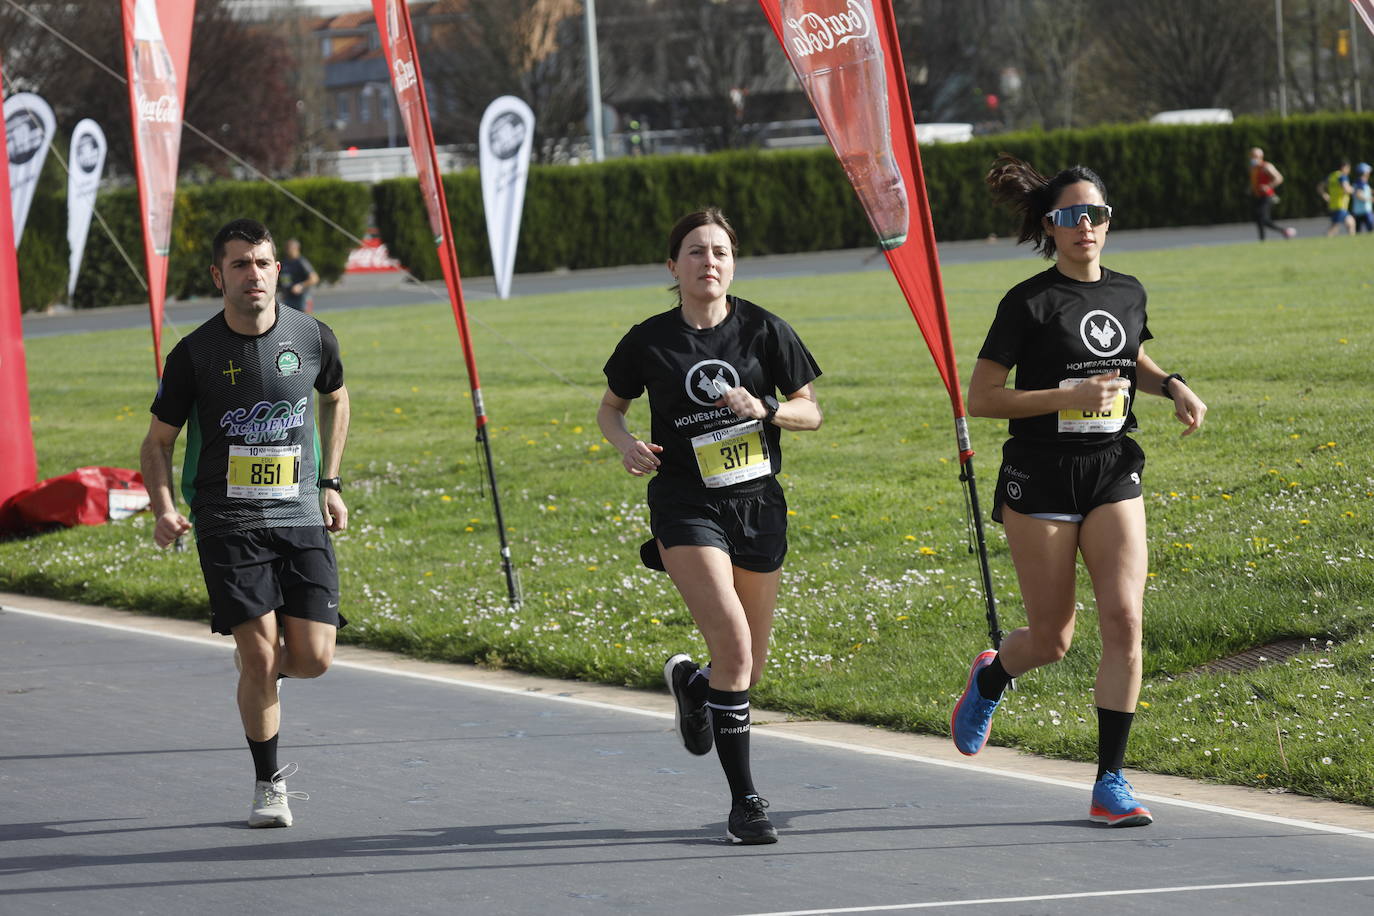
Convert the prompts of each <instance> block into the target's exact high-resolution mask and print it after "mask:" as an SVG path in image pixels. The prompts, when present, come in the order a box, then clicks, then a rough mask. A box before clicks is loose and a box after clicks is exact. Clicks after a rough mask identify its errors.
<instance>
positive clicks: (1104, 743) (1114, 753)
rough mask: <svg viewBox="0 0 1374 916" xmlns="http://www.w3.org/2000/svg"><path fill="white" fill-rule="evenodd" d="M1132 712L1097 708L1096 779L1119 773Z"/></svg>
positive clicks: (1123, 758) (1122, 762) (1128, 735)
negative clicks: (1111, 773)
mask: <svg viewBox="0 0 1374 916" xmlns="http://www.w3.org/2000/svg"><path fill="white" fill-rule="evenodd" d="M1133 719H1135V713H1133V712H1119V711H1117V710H1115V709H1103V708H1102V707H1101V706H1099V707H1097V778H1098V779H1101V778H1102V777H1103V776H1105V775H1106V774H1107V773H1110V772H1119V771H1120V770H1121V767H1122V766H1123V765H1124V764H1125V761H1126V741H1127V739H1129V738H1130V736H1131V721H1132V720H1133Z"/></svg>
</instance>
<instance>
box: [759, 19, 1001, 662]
mask: <svg viewBox="0 0 1374 916" xmlns="http://www.w3.org/2000/svg"><path fill="white" fill-rule="evenodd" d="M759 5H760V7H761V8H762V10H763V13H764V15H765V16H766V17H767V19H768V22H769V25H770V26H772V29H773V34H774V35H775V36H776V37H777V39H778V41H779V43H780V44H781V45H782V46H783V50H784V51H785V53H786V54H787V56H788V59H789V60H790V62H791V64H792V67H793V70H794V71H795V72H796V75H797V79H798V82H799V83H800V84H801V86H802V88H803V90H804V91H805V92H806V94H807V97H808V99H809V101H810V102H811V105H812V107H813V108H815V109H816V114H817V117H818V118H819V119H820V121H821V125H822V127H823V128H824V129H825V133H826V137H827V138H828V139H829V140H830V145H831V147H832V148H833V149H834V151H835V154H836V156H838V157H839V158H840V160H841V163H846V162H847V161H857V162H863V163H869V164H871V165H870V166H865V167H864V168H858V167H854V168H853V170H851V167H850V166H849V165H846V168H845V171H846V174H848V176H849V180H850V183H851V184H852V185H853V186H854V190H855V192H856V193H857V194H858V197H859V200H860V202H861V203H862V204H863V206H864V210H865V211H866V212H867V214H868V218H869V222H870V223H871V224H872V226H873V229H874V232H875V234H876V235H877V237H878V242H879V245H880V246H881V247H882V249H883V253H884V254H885V255H886V256H887V261H888V265H889V266H890V267H891V268H892V273H893V275H894V277H895V278H896V280H897V284H898V286H899V287H901V290H902V294H903V296H904V297H905V298H906V301H907V305H908V306H909V307H910V309H911V314H912V317H913V318H915V319H916V324H917V327H918V328H919V329H920V331H921V335H922V337H924V338H925V341H926V345H927V346H928V347H929V348H930V353H931V356H933V357H934V358H935V366H936V368H937V369H938V370H939V372H940V376H941V378H942V379H943V380H944V384H945V389H946V391H947V392H948V394H949V399H950V406H951V408H952V410H953V414H954V423H955V431H956V438H957V441H958V451H959V466H960V478H959V479H960V480H961V481H962V482H963V484H964V485H965V486H966V488H967V490H966V493H967V508H968V510H969V526H970V529H971V531H972V542H971V544H970V552H972V551H973V550H977V551H978V558H979V564H980V566H981V570H980V572H981V578H982V584H983V594H984V596H985V599H986V617H987V624H988V636H989V638H990V639H991V640H992V644H993V646H994V647H997V646H1000V644H1001V641H1002V628H1001V625H1000V623H999V621H998V618H997V602H996V599H995V597H994V595H993V589H992V572H991V569H990V567H989V564H988V555H987V539H986V537H985V534H984V530H983V520H982V510H981V507H980V506H979V504H978V489H977V484H976V481H975V478H974V474H973V460H972V459H973V448H972V445H971V443H970V439H969V434H968V421H967V419H966V413H965V409H964V400H963V395H962V392H961V391H960V387H959V368H958V365H957V363H956V361H955V358H954V344H953V339H952V336H951V334H950V329H949V312H948V309H947V308H946V304H945V295H944V289H943V286H942V284H941V280H940V262H939V257H938V253H937V251H936V246H935V228H934V223H933V221H932V219H931V209H930V201H929V199H928V197H927V194H926V185H925V179H924V175H923V172H922V168H921V154H920V150H919V148H918V144H917V142H916V120H915V117H914V113H913V111H912V108H911V94H910V92H909V91H908V89H907V79H906V68H905V66H904V65H903V63H902V54H901V42H900V40H899V38H900V36H899V35H898V34H897V22H896V16H895V15H894V13H893V8H892V0H847V2H846V0H759ZM842 67H847V68H849V69H851V70H853V71H854V72H863V73H865V75H866V77H867V79H866V80H864V81H858V80H851V81H850V82H849V83H848V84H847V85H845V86H841V85H839V84H837V83H836V81H835V76H834V74H835V73H837V72H839V70H840V68H842ZM860 85H863V86H864V88H863V89H861V90H860V89H856V88H855V87H858V86H860ZM813 86H814V87H815V88H814V89H813ZM884 121H885V122H886V123H883V122H884ZM874 125H880V127H879V129H876V130H875V129H874ZM894 163H895V169H896V173H897V174H894V171H893V168H894Z"/></svg>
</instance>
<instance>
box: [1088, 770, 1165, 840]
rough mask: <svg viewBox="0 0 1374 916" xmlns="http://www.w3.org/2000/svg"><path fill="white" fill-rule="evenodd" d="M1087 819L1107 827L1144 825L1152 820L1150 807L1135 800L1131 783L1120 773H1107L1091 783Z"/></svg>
mask: <svg viewBox="0 0 1374 916" xmlns="http://www.w3.org/2000/svg"><path fill="white" fill-rule="evenodd" d="M1088 819H1089V820H1093V821H1096V822H1097V823H1099V824H1106V825H1107V826H1109V827H1144V826H1145V825H1146V824H1150V823H1153V822H1154V817H1153V816H1152V815H1151V814H1150V809H1149V808H1147V807H1145V806H1144V805H1142V804H1140V803H1139V802H1137V801H1136V800H1135V793H1134V791H1133V790H1132V788H1131V784H1130V783H1129V782H1127V781H1126V778H1125V777H1124V776H1122V775H1121V774H1120V773H1107V774H1106V775H1105V776H1103V777H1102V778H1101V779H1099V780H1098V781H1097V782H1095V783H1093V804H1092V808H1090V809H1089V810H1088Z"/></svg>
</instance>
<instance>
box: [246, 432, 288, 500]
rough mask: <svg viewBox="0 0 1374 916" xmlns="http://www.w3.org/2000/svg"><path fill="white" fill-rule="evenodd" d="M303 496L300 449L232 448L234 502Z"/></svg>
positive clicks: (285, 447)
mask: <svg viewBox="0 0 1374 916" xmlns="http://www.w3.org/2000/svg"><path fill="white" fill-rule="evenodd" d="M300 492H301V447H300V446H299V445H231V446H229V489H228V495H229V496H230V497H232V498H233V499H292V498H294V497H296V496H298V495H300Z"/></svg>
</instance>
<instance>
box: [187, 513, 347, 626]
mask: <svg viewBox="0 0 1374 916" xmlns="http://www.w3.org/2000/svg"><path fill="white" fill-rule="evenodd" d="M196 548H197V549H198V550H199V551H200V569H201V572H202V573H204V574H205V588H206V590H207V591H208V592H209V593H210V629H211V630H212V631H214V632H216V633H223V634H225V635H226V636H228V635H230V634H231V633H232V631H233V629H234V627H236V626H238V625H239V624H241V623H244V622H246V621H249V620H253V619H255V618H257V617H262V616H265V615H267V614H270V613H272V612H273V611H279V612H281V613H282V614H285V615H286V616H287V617H299V618H302V619H304V620H314V621H317V622H319V623H329V624H333V625H334V626H336V627H342V626H345V625H346V624H347V623H348V621H347V620H345V619H344V617H343V615H342V614H340V613H339V569H338V566H337V565H336V564H335V562H334V545H333V544H332V543H331V542H330V540H329V532H327V531H326V530H325V529H324V528H323V527H320V526H307V527H302V528H253V529H249V530H247V531H238V532H234V533H232V534H221V535H214V536H211V537H204V538H200V539H199V540H198V541H197V542H196Z"/></svg>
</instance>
